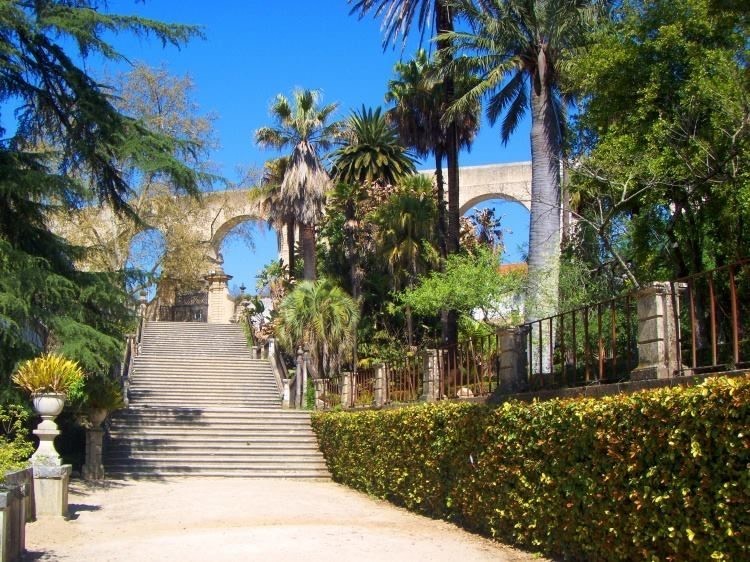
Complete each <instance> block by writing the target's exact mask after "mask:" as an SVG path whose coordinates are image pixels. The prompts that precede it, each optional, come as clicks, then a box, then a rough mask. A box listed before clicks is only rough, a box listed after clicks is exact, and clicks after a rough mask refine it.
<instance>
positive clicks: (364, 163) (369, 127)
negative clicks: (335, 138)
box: [331, 106, 417, 185]
mask: <svg viewBox="0 0 750 562" xmlns="http://www.w3.org/2000/svg"><path fill="white" fill-rule="evenodd" d="M343 138H344V143H343V145H342V146H341V147H339V148H338V149H336V150H335V151H334V152H333V153H332V154H331V159H332V161H333V174H332V175H333V176H334V178H335V179H337V180H339V181H342V182H345V183H349V184H360V185H363V184H371V183H377V184H379V185H393V184H396V183H398V182H399V180H401V179H402V178H405V177H406V176H409V175H412V174H415V173H416V171H417V170H416V168H415V166H414V158H413V157H412V156H411V154H409V153H408V152H407V151H406V149H404V147H403V146H401V144H400V143H399V139H398V133H397V132H396V129H395V128H394V127H393V125H391V124H390V123H389V122H388V120H387V119H386V117H385V116H384V115H382V114H381V109H380V108H379V107H378V108H377V109H375V110H374V111H373V110H372V109H366V108H365V107H364V106H362V109H360V110H359V111H354V112H353V113H352V114H351V116H350V117H349V119H348V120H347V121H346V123H345V124H344V132H343Z"/></svg>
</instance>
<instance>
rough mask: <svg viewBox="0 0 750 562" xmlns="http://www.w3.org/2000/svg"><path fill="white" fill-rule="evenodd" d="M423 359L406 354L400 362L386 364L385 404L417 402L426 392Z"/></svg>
mask: <svg viewBox="0 0 750 562" xmlns="http://www.w3.org/2000/svg"><path fill="white" fill-rule="evenodd" d="M423 363H424V361H423V359H422V358H421V357H420V355H419V354H414V353H411V354H406V355H405V356H404V357H403V359H401V360H399V361H393V362H386V363H385V364H384V365H383V368H384V369H385V380H386V381H387V382H386V385H385V395H384V397H383V400H384V402H385V403H407V402H416V401H418V400H419V399H420V398H421V397H422V393H423V391H424V367H423Z"/></svg>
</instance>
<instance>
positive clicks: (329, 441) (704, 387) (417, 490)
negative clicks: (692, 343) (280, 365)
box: [313, 376, 750, 561]
mask: <svg viewBox="0 0 750 562" xmlns="http://www.w3.org/2000/svg"><path fill="white" fill-rule="evenodd" d="M749 421H750V376H745V377H742V378H725V377H722V378H714V379H710V380H708V381H706V382H704V383H703V384H701V385H699V386H694V387H689V388H671V389H661V390H653V391H647V392H641V393H637V394H632V395H619V396H611V397H607V398H600V399H593V398H586V399H572V400H552V401H548V402H535V403H532V404H528V403H521V402H509V403H505V404H503V405H502V406H499V407H497V408H490V407H487V406H483V405H477V404H466V403H464V404H457V403H437V404H424V405H419V406H413V407H408V408H403V409H398V410H383V411H365V412H329V413H316V414H314V416H313V428H314V430H315V432H316V433H317V435H318V439H319V442H320V446H321V449H322V451H323V454H324V455H325V458H326V461H327V463H328V467H329V469H330V471H331V474H332V475H333V478H334V479H335V480H336V481H338V482H342V483H344V484H347V485H349V486H352V487H353V488H356V489H358V490H361V491H364V492H367V493H369V494H372V495H374V496H377V497H381V498H385V499H388V500H390V501H392V502H394V503H396V504H399V505H403V506H406V507H407V508H409V509H412V510H415V511H419V512H422V513H425V514H428V515H431V516H438V517H443V518H446V519H450V520H453V521H455V522H457V523H459V524H461V525H463V526H464V527H466V528H469V529H471V530H474V531H477V532H479V533H482V534H485V535H487V536H491V537H496V538H498V539H500V540H503V541H506V542H510V543H513V544H516V545H519V546H523V547H526V548H530V549H532V550H535V551H543V552H545V553H547V554H550V555H553V556H562V557H565V558H569V559H583V560H680V561H682V560H710V559H715V560H748V559H750V424H749V423H748V422H749Z"/></svg>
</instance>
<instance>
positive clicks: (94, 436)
mask: <svg viewBox="0 0 750 562" xmlns="http://www.w3.org/2000/svg"><path fill="white" fill-rule="evenodd" d="M103 439H104V430H103V429H102V428H101V427H92V428H89V429H87V430H86V463H85V464H84V465H83V468H82V469H81V474H82V476H83V479H84V480H103V479H104V467H103V466H102V441H103Z"/></svg>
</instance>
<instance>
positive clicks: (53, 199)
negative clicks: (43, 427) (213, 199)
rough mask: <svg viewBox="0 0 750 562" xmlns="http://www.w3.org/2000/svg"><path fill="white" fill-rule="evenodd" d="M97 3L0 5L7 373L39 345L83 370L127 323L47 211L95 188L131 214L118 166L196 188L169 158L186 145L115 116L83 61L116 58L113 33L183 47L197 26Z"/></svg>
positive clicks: (113, 286)
mask: <svg viewBox="0 0 750 562" xmlns="http://www.w3.org/2000/svg"><path fill="white" fill-rule="evenodd" d="M101 4H102V3H101V2H98V1H96V0H81V1H77V2H66V1H52V0H45V1H42V2H34V3H28V2H18V1H10V2H3V3H2V4H1V5H0V19H1V20H2V29H0V51H1V52H2V55H1V56H0V68H1V69H2V72H1V73H0V102H1V103H2V104H3V111H8V110H12V109H15V118H16V124H17V128H16V130H14V131H8V132H7V133H8V134H7V136H6V135H5V134H4V135H3V136H4V137H5V138H4V140H3V142H2V143H0V178H1V179H0V345H1V348H2V354H1V355H0V374H2V375H3V376H6V377H7V375H8V374H9V372H10V370H11V369H12V368H13V366H14V364H15V363H16V361H17V360H18V359H19V358H23V357H28V356H30V355H33V354H34V353H37V352H38V351H39V348H41V347H44V346H45V345H47V346H48V347H51V348H54V349H57V350H59V351H60V352H61V353H63V354H65V355H66V356H69V357H71V358H75V359H78V360H80V362H81V364H82V366H83V367H84V368H85V369H86V370H91V371H101V370H102V369H106V368H107V367H108V366H109V365H110V364H111V363H112V362H114V361H115V360H116V359H117V356H118V355H119V350H120V345H121V344H120V342H121V340H122V335H123V333H124V331H125V330H126V323H127V320H128V310H127V308H126V306H125V304H126V298H125V295H124V293H123V290H122V287H123V283H122V279H119V278H117V276H116V275H112V274H99V273H94V272H82V271H80V270H79V269H77V268H76V266H75V263H76V261H77V260H79V259H81V258H82V257H83V256H82V254H81V251H80V249H78V248H76V247H74V246H72V245H70V244H69V243H66V242H64V241H63V240H61V239H60V238H58V237H57V236H55V235H53V234H52V233H51V232H50V230H49V228H48V223H47V221H48V220H49V219H50V217H51V215H52V213H53V212H54V211H58V210H60V209H63V210H65V209H72V208H74V207H76V206H78V205H80V204H81V203H82V202H83V201H85V200H88V199H90V196H91V195H94V196H95V197H96V198H98V199H99V200H101V201H106V202H107V203H108V204H110V205H111V206H112V207H113V208H114V209H116V210H117V211H118V212H123V213H127V212H128V207H127V204H126V198H127V195H128V193H129V184H128V181H127V178H126V177H125V175H124V174H123V172H122V170H121V164H122V162H128V163H129V165H130V166H132V168H133V169H137V170H139V171H140V172H141V173H144V174H150V175H152V176H154V177H161V178H164V179H165V180H168V181H169V182H170V183H171V185H173V186H174V187H175V188H177V189H181V190H183V191H187V192H195V191H197V186H198V177H197V175H196V173H195V172H194V170H192V169H191V168H190V167H189V166H187V165H186V164H185V163H184V162H183V161H182V160H181V159H179V158H176V157H175V156H174V155H175V154H176V153H177V152H179V151H180V150H179V148H180V147H181V146H183V145H184V143H183V141H181V140H179V139H175V138H173V137H171V136H170V135H168V134H165V133H162V132H157V131H153V130H150V129H149V128H148V127H146V126H145V125H144V124H143V123H142V122H141V121H139V120H138V119H135V118H133V117H129V116H127V115H126V114H124V113H122V112H121V111H120V110H119V109H118V108H117V107H115V104H114V102H113V99H112V97H111V95H110V91H109V90H108V88H107V87H106V86H105V85H103V84H101V83H100V82H98V81H97V80H95V79H94V78H93V77H91V76H90V75H89V74H88V73H87V71H86V70H85V67H84V64H83V63H84V62H85V61H86V58H87V57H88V56H90V55H101V56H103V57H105V58H108V59H121V58H122V55H120V54H119V53H118V52H116V51H115V50H114V49H113V47H112V46H111V45H110V44H109V43H107V41H106V36H107V34H109V33H111V32H132V33H135V34H138V35H146V36H147V35H151V36H154V37H156V38H158V39H159V40H161V41H162V43H165V44H166V43H171V44H175V45H179V44H182V43H184V42H185V41H186V40H187V39H188V38H189V37H191V36H192V35H195V34H196V29H195V28H193V27H186V26H171V25H166V24H162V23H160V22H155V21H152V20H146V19H142V18H138V17H135V16H116V15H110V14H107V13H105V12H103V11H100V8H101ZM2 132H3V133H6V131H2ZM47 335H49V339H48V340H47V341H45V339H46V336H47ZM3 382H6V383H7V379H6V380H5V381H3Z"/></svg>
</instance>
